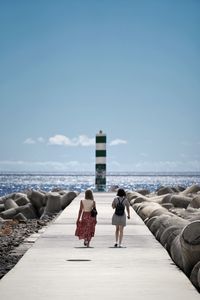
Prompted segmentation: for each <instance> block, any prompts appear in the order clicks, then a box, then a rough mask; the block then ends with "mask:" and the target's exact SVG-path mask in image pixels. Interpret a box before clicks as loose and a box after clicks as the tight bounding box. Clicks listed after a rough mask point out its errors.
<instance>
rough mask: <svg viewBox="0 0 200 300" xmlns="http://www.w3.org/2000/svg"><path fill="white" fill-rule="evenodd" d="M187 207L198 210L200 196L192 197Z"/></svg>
mask: <svg viewBox="0 0 200 300" xmlns="http://www.w3.org/2000/svg"><path fill="white" fill-rule="evenodd" d="M188 207H190V208H200V195H198V196H196V197H194V198H193V199H192V200H191V202H190V204H189V206H188Z"/></svg>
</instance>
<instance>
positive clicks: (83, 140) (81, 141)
mask: <svg viewBox="0 0 200 300" xmlns="http://www.w3.org/2000/svg"><path fill="white" fill-rule="evenodd" d="M77 142H78V145H81V146H94V145H95V139H94V138H89V137H87V136H86V135H79V137H78V140H77Z"/></svg>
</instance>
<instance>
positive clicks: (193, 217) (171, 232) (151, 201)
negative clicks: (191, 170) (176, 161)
mask: <svg viewBox="0 0 200 300" xmlns="http://www.w3.org/2000/svg"><path fill="white" fill-rule="evenodd" d="M127 197H128V200H129V202H130V205H131V206H132V207H133V209H134V210H135V211H136V213H137V214H138V215H139V216H140V217H141V219H142V220H143V221H144V223H145V224H146V226H147V227H148V228H149V230H150V231H151V232H152V234H153V235H154V236H155V238H156V239H157V240H158V241H159V242H160V243H161V244H162V246H163V247H165V248H166V250H167V251H168V253H169V255H170V256H171V258H172V260H173V261H174V263H175V264H176V265H177V266H178V267H179V268H180V269H181V270H182V271H183V272H184V273H185V274H186V276H187V277H188V278H189V279H190V281H191V282H192V284H193V285H194V286H195V287H196V289H197V290H198V291H199V292H200V186H199V185H193V186H190V187H188V188H186V189H184V188H182V187H175V188H172V187H162V188H160V189H158V190H157V191H156V193H150V192H149V191H147V190H141V191H137V192H132V191H129V192H128V193H127Z"/></svg>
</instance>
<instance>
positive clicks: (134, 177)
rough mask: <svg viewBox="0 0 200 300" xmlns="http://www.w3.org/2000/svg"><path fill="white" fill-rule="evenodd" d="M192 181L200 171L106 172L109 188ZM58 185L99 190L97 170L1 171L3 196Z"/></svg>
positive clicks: (150, 187)
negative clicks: (97, 186)
mask: <svg viewBox="0 0 200 300" xmlns="http://www.w3.org/2000/svg"><path fill="white" fill-rule="evenodd" d="M192 184H199V185H200V172H195V173H194V172H185V173H178V172H177V173H175V172H173V173H172V172H171V173H157V172H148V173H146V172H145V173H134V172H118V173H113V172H110V173H108V174H107V176H106V190H107V191H111V190H113V188H116V187H120V188H124V189H125V190H132V191H136V190H139V189H148V190H149V191H150V192H154V191H156V190H157V189H158V188H160V187H161V186H171V187H175V186H182V187H185V188H186V187H188V186H191V185H192ZM54 188H60V189H64V190H68V191H77V192H82V191H85V190H86V189H88V188H89V189H92V190H93V191H95V174H93V173H90V172H84V173H83V172H82V173H81V172H76V173H27V172H21V173H10V172H9V173H8V172H6V173H4V172H2V173H0V196H4V195H7V194H10V193H13V192H23V191H27V190H30V189H40V190H43V191H46V192H48V191H51V190H52V189H54Z"/></svg>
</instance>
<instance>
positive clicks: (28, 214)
mask: <svg viewBox="0 0 200 300" xmlns="http://www.w3.org/2000/svg"><path fill="white" fill-rule="evenodd" d="M17 213H21V214H23V216H24V217H25V218H26V219H36V218H37V215H36V212H35V209H34V207H33V205H32V204H31V203H27V204H26V205H23V206H19V207H18V208H17Z"/></svg>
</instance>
